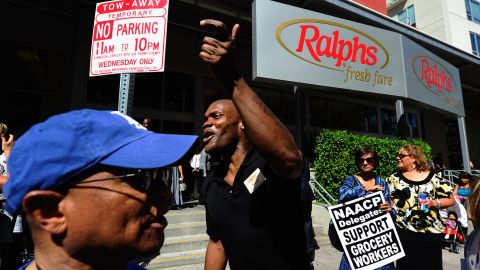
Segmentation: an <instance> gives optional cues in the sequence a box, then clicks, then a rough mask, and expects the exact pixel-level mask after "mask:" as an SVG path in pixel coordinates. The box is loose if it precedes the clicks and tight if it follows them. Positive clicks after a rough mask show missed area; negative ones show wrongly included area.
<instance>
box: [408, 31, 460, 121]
mask: <svg viewBox="0 0 480 270" xmlns="http://www.w3.org/2000/svg"><path fill="white" fill-rule="evenodd" d="M402 48H403V51H402V53H403V57H404V59H405V60H404V61H405V76H406V80H407V89H408V90H407V95H408V97H409V98H411V99H414V100H418V101H420V102H422V103H425V104H429V105H431V106H434V107H437V108H441V109H443V110H446V111H449V112H452V113H454V114H456V115H460V116H465V110H464V107H463V96H462V89H461V82H460V74H459V72H458V69H457V68H456V67H454V66H453V65H451V64H450V63H448V62H446V61H444V60H443V59H441V58H440V57H438V56H436V55H434V54H433V53H431V52H429V51H428V50H426V49H425V48H423V47H422V46H420V45H418V44H417V43H415V42H413V41H411V40H409V39H408V38H405V37H402Z"/></svg>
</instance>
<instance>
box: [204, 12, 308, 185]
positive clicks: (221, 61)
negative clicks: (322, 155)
mask: <svg viewBox="0 0 480 270" xmlns="http://www.w3.org/2000/svg"><path fill="white" fill-rule="evenodd" d="M200 25H201V26H203V27H206V28H210V29H213V30H214V31H215V32H216V33H217V37H218V39H216V38H213V37H205V38H204V39H203V45H202V48H201V52H200V58H201V59H202V60H203V61H205V62H206V63H208V64H209V65H210V69H211V70H212V72H213V74H214V76H215V77H216V79H217V80H218V81H219V82H220V84H221V85H222V86H223V88H224V89H225V90H226V91H227V94H228V95H231V97H232V100H233V103H234V104H235V107H236V108H237V110H238V112H239V114H240V117H241V118H242V121H243V125H244V126H245V130H244V132H245V135H246V137H247V138H248V140H249V141H250V143H251V144H252V145H253V146H254V147H255V149H257V150H258V152H259V153H260V154H261V155H262V156H263V157H264V158H265V160H266V161H267V162H268V164H269V166H270V167H271V168H272V169H273V171H274V172H275V173H276V174H277V175H282V176H285V178H287V179H294V178H296V177H298V176H299V175H300V173H301V172H302V169H303V156H302V153H301V152H300V150H299V149H298V147H297V145H296V143H295V140H294V138H293V136H292V134H291V133H290V132H289V131H288V129H287V128H286V127H285V126H284V125H283V124H282V122H281V121H280V120H279V119H278V118H277V117H276V116H275V115H274V114H273V113H272V111H270V109H269V108H268V107H267V106H266V105H265V103H263V101H262V100H261V99H260V97H259V96H258V95H257V94H256V93H255V92H254V91H253V90H252V89H251V88H250V86H249V85H248V84H247V82H246V81H245V79H244V78H243V77H242V75H240V73H239V71H238V70H237V68H236V66H235V61H234V55H233V53H234V50H235V43H236V41H237V38H238V32H239V29H240V25H239V24H235V26H233V29H232V33H231V36H230V35H229V33H228V30H227V28H226V26H225V25H224V24H223V23H222V22H220V21H216V20H209V19H206V20H202V21H201V22H200Z"/></svg>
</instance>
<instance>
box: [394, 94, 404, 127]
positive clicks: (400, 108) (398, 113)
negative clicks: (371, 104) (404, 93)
mask: <svg viewBox="0 0 480 270" xmlns="http://www.w3.org/2000/svg"><path fill="white" fill-rule="evenodd" d="M404 112H405V111H404V110H403V100H400V99H397V100H396V101H395V114H396V116H397V123H398V121H400V117H402V114H403V113H404Z"/></svg>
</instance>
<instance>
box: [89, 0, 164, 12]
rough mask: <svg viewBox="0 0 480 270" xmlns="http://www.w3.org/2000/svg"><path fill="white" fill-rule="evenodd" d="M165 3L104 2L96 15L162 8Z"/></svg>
mask: <svg viewBox="0 0 480 270" xmlns="http://www.w3.org/2000/svg"><path fill="white" fill-rule="evenodd" d="M167 3H168V0H120V1H115V2H105V3H102V4H99V5H98V6H97V13H99V14H104V13H110V12H117V11H124V10H131V9H149V8H162V7H164V6H165V5H166V4H167Z"/></svg>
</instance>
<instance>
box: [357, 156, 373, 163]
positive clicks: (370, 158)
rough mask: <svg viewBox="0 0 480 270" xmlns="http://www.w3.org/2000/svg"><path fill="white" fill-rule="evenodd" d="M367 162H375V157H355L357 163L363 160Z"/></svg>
mask: <svg viewBox="0 0 480 270" xmlns="http://www.w3.org/2000/svg"><path fill="white" fill-rule="evenodd" d="M365 161H366V162H367V163H373V162H375V159H374V158H373V157H367V158H358V159H357V163H363V162H365Z"/></svg>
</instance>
